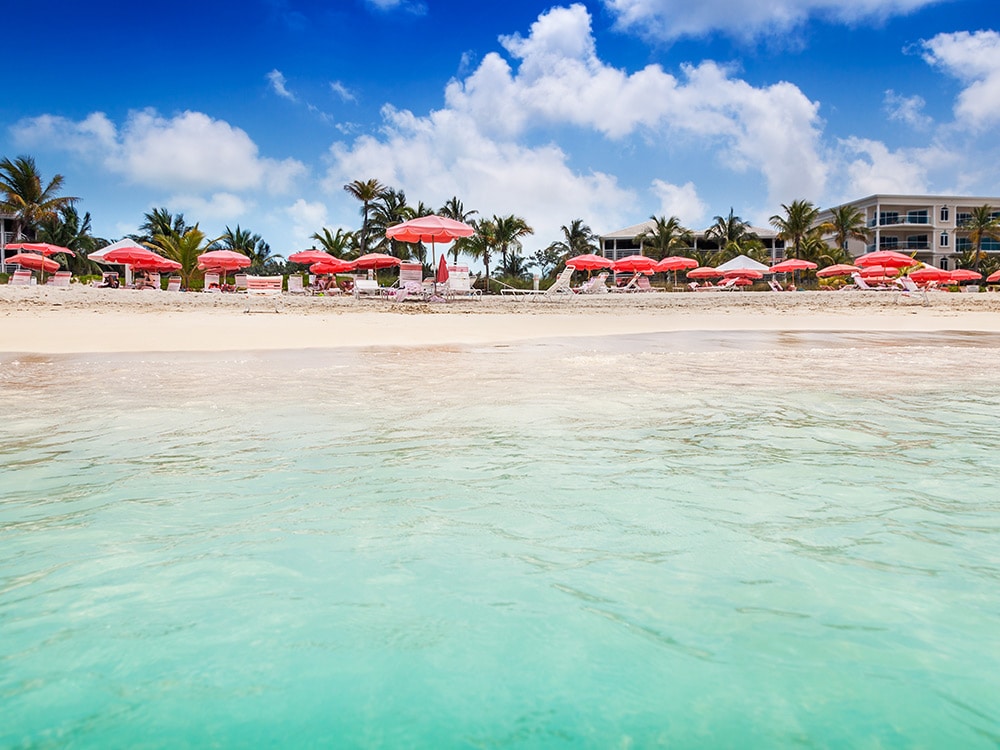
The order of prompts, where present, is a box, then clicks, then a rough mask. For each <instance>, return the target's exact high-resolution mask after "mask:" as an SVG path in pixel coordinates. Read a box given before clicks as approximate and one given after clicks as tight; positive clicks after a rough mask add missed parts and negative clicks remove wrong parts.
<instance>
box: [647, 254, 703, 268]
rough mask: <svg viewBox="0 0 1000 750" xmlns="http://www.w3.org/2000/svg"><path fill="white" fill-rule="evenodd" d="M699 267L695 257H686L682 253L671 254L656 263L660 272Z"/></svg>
mask: <svg viewBox="0 0 1000 750" xmlns="http://www.w3.org/2000/svg"><path fill="white" fill-rule="evenodd" d="M697 267H698V261H696V260H695V259H694V258H685V257H683V256H681V255H671V256H669V257H667V258H664V259H663V260H661V261H660V262H659V263H657V264H656V270H657V271H660V272H666V271H683V270H684V269H686V268H697Z"/></svg>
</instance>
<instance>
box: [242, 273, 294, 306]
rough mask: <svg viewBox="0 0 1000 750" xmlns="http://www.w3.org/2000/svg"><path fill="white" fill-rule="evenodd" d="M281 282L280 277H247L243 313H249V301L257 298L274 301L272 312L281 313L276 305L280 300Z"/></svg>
mask: <svg viewBox="0 0 1000 750" xmlns="http://www.w3.org/2000/svg"><path fill="white" fill-rule="evenodd" d="M300 278H301V277H300ZM282 281H284V279H283V278H282V277H281V276H247V309H246V310H244V311H243V312H247V313H248V312H250V304H251V299H252V298H254V297H258V296H261V297H271V298H272V299H274V311H275V312H281V310H280V309H279V307H278V303H279V301H280V300H281V283H282Z"/></svg>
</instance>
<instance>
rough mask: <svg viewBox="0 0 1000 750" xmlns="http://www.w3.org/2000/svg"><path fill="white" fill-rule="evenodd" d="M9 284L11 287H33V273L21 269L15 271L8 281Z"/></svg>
mask: <svg viewBox="0 0 1000 750" xmlns="http://www.w3.org/2000/svg"><path fill="white" fill-rule="evenodd" d="M7 283H8V284H10V285H11V286H30V285H31V271H25V270H24V269H21V270H19V271H14V273H12V274H11V275H10V278H9V279H7Z"/></svg>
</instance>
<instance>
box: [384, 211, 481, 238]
mask: <svg viewBox="0 0 1000 750" xmlns="http://www.w3.org/2000/svg"><path fill="white" fill-rule="evenodd" d="M475 233H476V230H475V229H473V228H472V227H470V226H469V225H468V224H463V223H462V222H461V221H455V220H454V219H449V218H447V217H445V216H418V217H417V218H416V219H410V220H409V221H404V222H403V223H402V224H397V225H396V226H394V227H389V228H388V229H387V230H385V236H386V237H388V238H389V239H390V240H397V241H398V242H451V241H452V240H457V239H458V238H459V237H471V236H472V235H474V234H475Z"/></svg>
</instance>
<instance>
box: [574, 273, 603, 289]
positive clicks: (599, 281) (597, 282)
mask: <svg viewBox="0 0 1000 750" xmlns="http://www.w3.org/2000/svg"><path fill="white" fill-rule="evenodd" d="M608 276H609V274H608V272H607V271H602V272H601V273H599V274H598V275H597V276H594V277H592V278H590V279H587V280H586V281H585V282H584V283H582V284H580V286H578V287H576V288H575V289H574V290H573V291H574V292H576V293H577V294H607V293H608V285H607V283H606V282H607V279H608Z"/></svg>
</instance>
